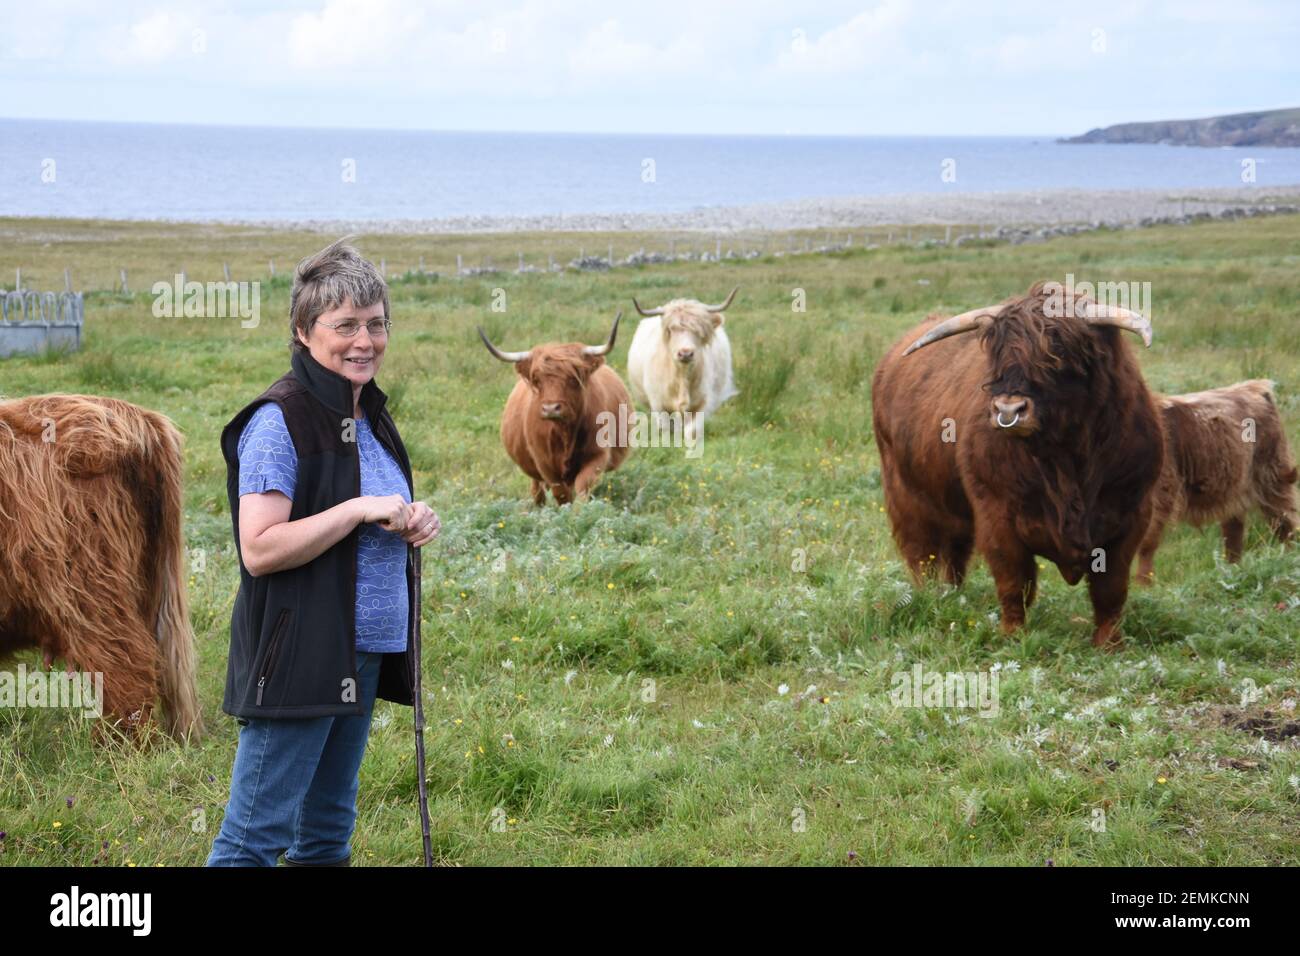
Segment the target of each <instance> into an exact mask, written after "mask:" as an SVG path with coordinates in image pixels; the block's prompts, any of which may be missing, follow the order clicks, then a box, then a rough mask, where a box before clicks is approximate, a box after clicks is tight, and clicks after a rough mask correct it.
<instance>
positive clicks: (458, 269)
mask: <svg viewBox="0 0 1300 956" xmlns="http://www.w3.org/2000/svg"><path fill="white" fill-rule="evenodd" d="M462 271H463V269H462V267H461V259H460V253H459V252H458V253H456V275H460V274H461V272H462Z"/></svg>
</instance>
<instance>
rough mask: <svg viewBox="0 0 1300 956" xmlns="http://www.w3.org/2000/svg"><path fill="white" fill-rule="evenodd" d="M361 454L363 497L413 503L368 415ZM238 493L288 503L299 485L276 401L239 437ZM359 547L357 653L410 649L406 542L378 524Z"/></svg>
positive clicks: (360, 429) (362, 424)
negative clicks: (277, 495)
mask: <svg viewBox="0 0 1300 956" xmlns="http://www.w3.org/2000/svg"><path fill="white" fill-rule="evenodd" d="M356 421H357V428H356V435H357V450H358V451H359V452H360V454H361V494H362V495H401V496H402V499H403V500H404V501H408V502H409V501H410V500H411V494H410V489H409V488H408V487H407V484H406V476H405V475H403V474H402V469H401V466H400V465H398V464H397V462H396V461H395V460H394V459H393V456H392V455H390V454H389V453H388V451H387V450H386V449H385V448H384V446H383V445H381V444H380V443H379V440H378V439H377V438H375V436H374V433H373V432H372V431H371V430H370V422H369V420H367V419H366V417H365V415H364V413H363V414H362V416H361V417H360V418H358V419H357V420H356ZM238 454H239V493H240V494H241V495H247V494H255V493H258V492H264V491H279V492H282V493H283V494H284V495H285V497H287V498H288V499H289V500H290V501H292V500H293V493H294V491H295V490H296V489H297V485H298V453H297V452H296V451H295V450H294V447H293V439H291V438H290V437H289V429H288V427H287V426H286V425H285V424H284V413H283V412H282V411H281V410H280V406H279V405H277V404H276V403H275V402H266V403H265V404H263V405H261V406H259V407H258V409H257V411H255V412H253V417H252V418H250V419H249V420H248V424H247V425H245V426H244V431H243V432H242V434H241V435H240V437H239V450H238ZM360 527H361V535H360V540H359V541H358V543H357V650H358V651H359V652H361V653H370V654H391V653H396V652H400V651H405V650H406V629H407V625H408V623H409V618H410V606H409V604H408V603H407V602H408V598H409V595H408V592H407V589H406V542H405V541H403V540H402V538H401V536H400V535H397V534H394V533H393V532H391V531H385V530H384V529H383V528H381V527H379V525H377V524H370V523H367V524H363V525H361V526H360Z"/></svg>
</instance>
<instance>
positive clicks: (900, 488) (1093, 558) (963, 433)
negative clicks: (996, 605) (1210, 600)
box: [871, 283, 1164, 647]
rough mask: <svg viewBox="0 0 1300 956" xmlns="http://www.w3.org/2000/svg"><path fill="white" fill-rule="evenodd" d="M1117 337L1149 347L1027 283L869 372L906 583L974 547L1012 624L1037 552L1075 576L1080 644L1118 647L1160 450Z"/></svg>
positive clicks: (904, 344) (1091, 311) (1109, 316)
mask: <svg viewBox="0 0 1300 956" xmlns="http://www.w3.org/2000/svg"><path fill="white" fill-rule="evenodd" d="M1123 331H1129V332H1135V333H1137V334H1139V335H1141V336H1142V338H1143V340H1144V341H1145V342H1146V343H1147V344H1148V345H1149V344H1150V341H1151V326H1150V323H1149V322H1148V321H1147V320H1146V319H1145V318H1144V317H1142V316H1141V315H1139V314H1137V313H1135V312H1130V311H1128V310H1127V309H1121V308H1117V307H1110V306H1105V305H1101V304H1099V303H1097V302H1094V301H1093V300H1092V299H1090V298H1087V297H1083V296H1076V297H1074V298H1072V299H1068V298H1067V299H1066V300H1065V301H1064V302H1062V299H1061V296H1060V295H1059V287H1057V289H1056V290H1055V292H1054V291H1053V288H1052V284H1044V283H1038V284H1036V285H1035V286H1033V288H1031V289H1030V290H1029V292H1028V293H1026V294H1025V295H1023V296H1019V297H1017V298H1013V299H1010V300H1008V301H1006V302H1004V303H1002V304H1001V305H997V306H993V307H991V308H985V309H976V310H974V311H971V312H966V313H963V314H962V315H958V316H955V317H953V318H950V319H941V318H937V317H931V318H930V319H927V320H926V321H925V322H924V323H922V324H921V325H919V326H917V327H916V328H914V329H912V330H911V331H910V332H908V333H907V334H906V335H904V336H903V337H902V338H901V339H900V340H899V341H898V342H897V343H896V344H895V345H894V346H893V347H892V348H891V349H890V350H889V352H888V353H887V354H886V355H885V357H884V358H883V359H882V360H881V362H880V365H879V367H878V368H877V369H876V374H875V379H874V381H873V383H872V389H871V396H872V418H873V423H874V426H875V434H876V443H877V445H878V446H879V449H880V462H881V466H880V470H881V474H882V476H883V480H884V491H885V504H886V507H887V509H888V512H889V519H890V524H891V526H892V528H893V533H894V539H895V541H896V542H897V544H898V547H899V549H900V550H901V552H902V554H903V557H904V559H905V560H906V562H907V564H908V566H909V568H910V569H911V571H912V573H913V574H914V575H915V576H916V577H917V578H918V579H919V578H920V577H921V576H922V575H923V574H925V573H926V572H929V571H941V572H942V574H943V576H944V577H945V578H946V580H948V581H949V582H951V583H953V584H960V583H961V580H962V578H963V576H964V574H965V571H966V565H967V563H968V561H969V560H970V555H971V551H972V549H975V550H978V551H979V553H980V554H981V555H983V557H984V559H985V561H987V562H988V565H989V568H990V570H991V571H992V573H993V579H994V581H995V583H996V586H997V592H998V600H999V602H1000V604H1001V606H1002V628H1003V630H1004V631H1011V630H1013V629H1015V628H1017V627H1020V626H1022V625H1023V624H1024V621H1025V609H1026V608H1027V607H1028V606H1029V605H1030V604H1031V603H1032V602H1033V599H1034V596H1035V592H1036V589H1037V565H1036V563H1035V561H1034V556H1035V555H1042V556H1043V557H1045V558H1047V559H1048V560H1050V561H1053V562H1055V564H1056V565H1057V567H1058V568H1059V569H1060V572H1061V575H1062V577H1064V578H1065V580H1066V581H1067V582H1069V583H1070V584H1075V583H1077V582H1078V581H1079V580H1080V579H1081V578H1082V577H1083V576H1084V575H1085V574H1086V575H1087V576H1088V588H1089V593H1090V596H1091V598H1092V606H1093V614H1094V618H1095V623H1096V629H1095V631H1094V632H1093V638H1092V640H1093V643H1094V644H1095V645H1097V646H1099V647H1103V646H1107V645H1111V644H1118V643H1119V640H1120V638H1119V630H1118V628H1119V619H1120V615H1121V614H1122V612H1123V610H1124V602H1125V600H1126V599H1127V597H1128V578H1129V567H1130V564H1131V562H1132V560H1133V555H1134V554H1135V553H1136V552H1137V549H1138V545H1139V544H1140V542H1141V540H1142V536H1143V534H1144V533H1145V531H1146V529H1147V525H1148V523H1149V521H1150V518H1151V513H1152V490H1153V488H1154V486H1155V483H1156V479H1157V478H1158V477H1159V475H1160V467H1161V462H1162V459H1163V448H1164V442H1163V436H1162V434H1161V427H1160V418H1159V415H1158V413H1157V411H1156V407H1155V402H1154V400H1153V399H1152V397H1151V394H1150V393H1149V392H1148V391H1147V388H1146V385H1145V384H1144V383H1143V381H1142V376H1141V374H1140V373H1139V371H1138V367H1137V363H1136V361H1135V360H1134V357H1133V354H1132V352H1131V351H1130V349H1129V347H1128V343H1127V342H1125V341H1124V339H1123V336H1122V334H1121V333H1122V332H1123ZM965 332H976V333H978V334H977V335H962V334H960V333H965Z"/></svg>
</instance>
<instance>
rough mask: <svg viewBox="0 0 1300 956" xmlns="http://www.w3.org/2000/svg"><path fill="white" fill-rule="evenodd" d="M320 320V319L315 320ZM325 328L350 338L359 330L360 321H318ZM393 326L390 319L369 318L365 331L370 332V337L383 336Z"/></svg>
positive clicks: (377, 337)
mask: <svg viewBox="0 0 1300 956" xmlns="http://www.w3.org/2000/svg"><path fill="white" fill-rule="evenodd" d="M316 321H317V322H320V319H317V320H316ZM320 324H321V325H323V326H325V327H326V328H329V329H333V330H334V331H335V332H337V333H338V334H339V335H341V336H343V337H344V338H345V339H350V338H352V337H353V336H355V335H356V334H357V333H358V332H360V331H361V323H360V322H358V321H357V320H356V319H345V320H344V321H342V322H340V323H339V324H338V325H331V324H330V323H328V322H320ZM392 327H393V321H392V319H371V320H370V321H369V322H367V323H366V331H367V332H369V333H370V337H371V338H372V339H379V338H383V337H384V336H386V335H387V334H388V330H389V329H391V328H392Z"/></svg>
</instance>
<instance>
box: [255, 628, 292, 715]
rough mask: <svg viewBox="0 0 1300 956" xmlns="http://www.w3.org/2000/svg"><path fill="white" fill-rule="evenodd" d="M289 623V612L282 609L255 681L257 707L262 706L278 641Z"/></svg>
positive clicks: (277, 650)
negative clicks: (260, 671) (259, 674)
mask: <svg viewBox="0 0 1300 956" xmlns="http://www.w3.org/2000/svg"><path fill="white" fill-rule="evenodd" d="M288 623H289V610H288V608H282V609H281V610H280V616H279V617H277V618H276V619H275V630H274V631H272V632H271V646H270V647H269V648H268V649H267V652H266V662H265V663H264V664H263V665H262V674H261V676H260V677H259V678H258V680H257V706H259V707H260V706H262V690H263V688H264V687H265V686H266V681H267V678H269V677H270V676H271V671H273V670H274V669H275V660H276V656H277V655H278V654H279V651H280V639H281V638H282V637H284V631H285V627H286V626H287V625H288Z"/></svg>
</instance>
